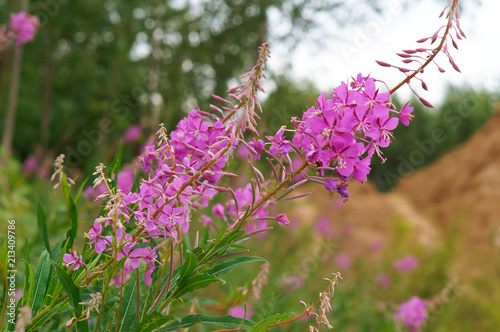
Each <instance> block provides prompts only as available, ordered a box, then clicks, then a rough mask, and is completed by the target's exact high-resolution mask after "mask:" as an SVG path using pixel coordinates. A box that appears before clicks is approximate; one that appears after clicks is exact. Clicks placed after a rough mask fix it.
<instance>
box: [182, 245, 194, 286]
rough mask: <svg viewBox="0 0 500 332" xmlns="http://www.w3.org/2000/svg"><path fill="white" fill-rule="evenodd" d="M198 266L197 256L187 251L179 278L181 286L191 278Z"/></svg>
mask: <svg viewBox="0 0 500 332" xmlns="http://www.w3.org/2000/svg"><path fill="white" fill-rule="evenodd" d="M197 265H198V261H197V260H196V256H195V255H194V254H193V253H192V252H189V251H186V254H185V255H184V263H183V265H182V269H181V275H180V278H179V284H180V283H182V282H184V280H186V279H187V278H189V276H190V275H191V274H192V273H193V271H194V269H195V268H196V266H197Z"/></svg>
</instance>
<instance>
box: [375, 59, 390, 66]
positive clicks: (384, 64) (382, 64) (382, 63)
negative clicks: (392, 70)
mask: <svg viewBox="0 0 500 332" xmlns="http://www.w3.org/2000/svg"><path fill="white" fill-rule="evenodd" d="M375 62H376V63H378V64H379V65H380V66H382V67H392V66H391V65H390V64H388V63H387V62H383V61H379V60H375Z"/></svg>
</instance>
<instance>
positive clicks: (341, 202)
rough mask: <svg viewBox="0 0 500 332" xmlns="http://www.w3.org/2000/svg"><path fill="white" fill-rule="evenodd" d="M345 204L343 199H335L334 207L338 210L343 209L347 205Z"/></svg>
mask: <svg viewBox="0 0 500 332" xmlns="http://www.w3.org/2000/svg"><path fill="white" fill-rule="evenodd" d="M344 204H345V202H344V200H343V199H342V198H335V199H334V200H333V207H334V208H336V209H339V210H340V209H342V208H343V207H344V206H345V205H344Z"/></svg>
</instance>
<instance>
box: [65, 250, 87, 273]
mask: <svg viewBox="0 0 500 332" xmlns="http://www.w3.org/2000/svg"><path fill="white" fill-rule="evenodd" d="M63 260H64V263H65V264H64V265H66V267H67V268H68V269H71V270H78V269H79V268H80V267H81V266H85V264H83V259H82V256H81V255H80V256H78V255H77V254H76V251H73V252H72V253H71V254H64V256H63Z"/></svg>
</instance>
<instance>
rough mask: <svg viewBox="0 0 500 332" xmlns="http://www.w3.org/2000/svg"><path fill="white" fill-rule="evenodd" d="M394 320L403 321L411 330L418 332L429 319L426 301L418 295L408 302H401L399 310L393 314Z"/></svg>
mask: <svg viewBox="0 0 500 332" xmlns="http://www.w3.org/2000/svg"><path fill="white" fill-rule="evenodd" d="M393 318H394V320H399V321H402V322H403V326H404V327H407V328H408V329H409V331H410V332H417V331H418V330H420V327H421V326H422V324H423V323H424V322H425V320H426V319H427V309H426V305H425V302H424V301H422V300H421V299H420V298H419V297H418V296H414V297H412V298H411V299H410V300H409V301H408V302H404V303H401V305H400V307H399V311H398V312H397V313H395V314H394V315H393Z"/></svg>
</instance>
